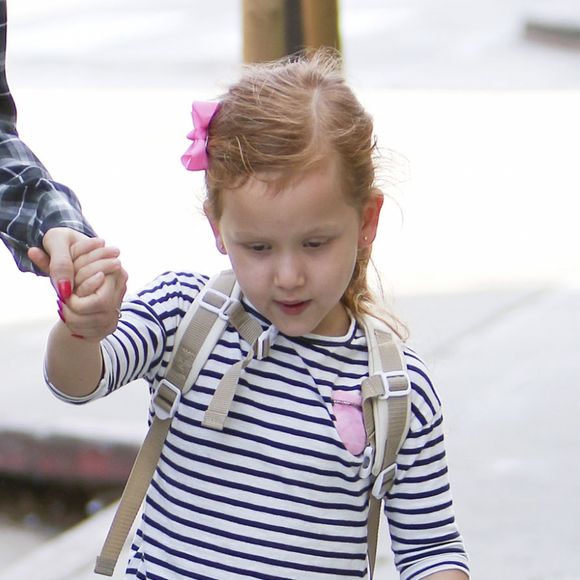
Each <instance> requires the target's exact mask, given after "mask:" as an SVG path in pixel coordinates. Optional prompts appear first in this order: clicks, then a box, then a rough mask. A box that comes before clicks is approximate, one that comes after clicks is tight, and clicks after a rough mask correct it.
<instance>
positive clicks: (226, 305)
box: [199, 288, 239, 322]
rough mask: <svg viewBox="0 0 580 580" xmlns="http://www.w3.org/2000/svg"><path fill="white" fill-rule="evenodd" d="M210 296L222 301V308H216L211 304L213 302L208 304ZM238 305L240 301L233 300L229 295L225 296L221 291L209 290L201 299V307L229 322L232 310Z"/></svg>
mask: <svg viewBox="0 0 580 580" xmlns="http://www.w3.org/2000/svg"><path fill="white" fill-rule="evenodd" d="M208 294H211V295H212V296H214V297H216V298H217V299H218V301H219V300H221V302H222V303H221V306H215V305H214V304H211V302H207V300H206V297H207V296H208ZM238 303H239V301H238V300H236V299H235V298H232V297H231V296H228V295H227V294H224V293H223V292H220V291H219V290H215V289H213V288H208V289H207V290H205V292H204V293H203V295H202V296H201V297H200V304H199V305H200V306H201V307H202V308H205V309H206V310H209V311H210V312H213V313H214V314H217V315H218V316H219V317H220V318H221V319H222V320H225V321H226V322H227V321H228V320H229V319H230V309H231V308H232V307H233V306H235V305H236V304H238Z"/></svg>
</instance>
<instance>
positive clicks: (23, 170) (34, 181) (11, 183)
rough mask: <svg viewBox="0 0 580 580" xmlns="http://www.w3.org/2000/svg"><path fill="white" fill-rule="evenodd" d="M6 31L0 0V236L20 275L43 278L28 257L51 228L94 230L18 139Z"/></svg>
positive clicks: (72, 198)
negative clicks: (8, 79)
mask: <svg viewBox="0 0 580 580" xmlns="http://www.w3.org/2000/svg"><path fill="white" fill-rule="evenodd" d="M6 28H7V22H6V2H5V1H4V0H0V238H1V239H2V241H3V242H4V244H5V245H6V247H7V248H8V249H9V250H10V252H11V253H12V255H13V256H14V259H15V261H16V264H17V265H18V267H19V268H20V269H21V270H22V271H30V272H35V273H37V274H42V272H39V271H38V270H37V269H36V267H35V266H34V264H33V263H32V262H31V261H30V260H29V259H28V256H27V254H26V253H27V251H28V249H29V248H31V247H33V246H37V247H42V239H43V237H44V234H45V233H46V232H47V231H48V230H49V229H50V228H54V227H68V228H72V229H74V230H77V231H79V232H81V233H83V234H86V235H87V236H89V237H94V236H95V232H94V230H93V228H92V227H91V226H90V224H89V223H88V222H87V221H86V220H85V218H84V217H83V215H82V212H81V206H80V203H79V201H78V199H77V197H76V196H75V194H74V193H73V192H72V191H71V190H70V189H69V188H68V187H66V186H65V185H62V184H61V183H58V182H56V181H54V180H53V179H52V178H51V176H50V174H49V173H48V171H47V169H46V168H45V167H44V165H43V164H42V163H41V162H40V160H39V159H38V158H37V157H36V156H35V155H34V153H33V152H32V151H31V150H30V149H29V148H28V146H27V145H26V144H25V143H24V142H23V141H22V140H21V139H20V138H19V136H18V132H17V130H16V106H15V104H14V99H13V98H12V95H11V94H10V90H9V88H8V83H7V81H6V74H5V58H6Z"/></svg>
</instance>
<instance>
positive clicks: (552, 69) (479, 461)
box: [0, 0, 580, 580]
mask: <svg viewBox="0 0 580 580" xmlns="http://www.w3.org/2000/svg"><path fill="white" fill-rule="evenodd" d="M158 4H159V3H153V2H143V1H140V2H133V1H132V0H115V1H114V2H113V0H110V1H108V2H103V0H99V1H98V2H97V1H96V0H86V2H83V4H82V6H81V5H80V4H78V3H76V2H74V1H73V0H58V1H55V2H51V3H50V6H49V4H46V3H44V2H40V0H18V3H16V2H11V3H9V12H10V15H11V23H13V24H14V26H13V27H12V28H10V29H9V69H8V73H9V77H10V78H11V79H13V81H12V86H13V90H14V92H15V94H16V98H17V102H18V105H19V114H20V124H19V126H20V131H21V134H22V135H23V137H24V138H25V139H26V141H27V142H29V144H30V145H31V146H32V148H33V149H34V151H35V152H36V153H37V154H38V155H39V156H40V158H41V159H43V160H44V161H45V162H46V164H47V166H48V167H49V168H50V169H51V171H52V172H53V175H54V176H55V177H56V178H57V179H60V180H62V181H63V182H65V183H67V184H69V185H71V186H72V187H73V188H74V189H75V191H77V193H78V194H79V196H80V197H81V199H82V201H83V205H84V209H85V212H86V213H87V215H89V216H90V218H91V221H92V222H93V224H94V225H95V226H96V228H97V230H98V231H99V232H100V233H101V234H102V235H103V236H104V237H106V238H107V239H108V240H109V241H110V242H112V243H115V244H118V245H119V246H120V248H121V249H122V251H123V261H124V265H125V267H126V268H127V270H128V271H129V273H130V275H131V278H130V288H131V289H135V288H138V287H139V286H140V285H141V284H143V283H144V282H145V281H147V280H148V279H150V278H151V277H153V276H154V275H156V274H157V273H159V272H161V271H163V270H164V269H168V268H186V267H193V268H197V269H200V270H202V271H206V272H213V271H215V270H217V269H219V268H221V267H222V266H223V265H225V263H224V262H221V261H220V259H219V258H216V257H215V250H214V249H213V248H212V243H211V240H210V239H209V235H208V234H209V230H208V229H207V226H206V225H205V224H204V223H203V220H202V219H201V218H200V217H199V215H198V214H196V202H195V200H194V199H193V196H192V195H191V191H192V190H193V191H195V192H197V193H199V191H200V190H201V184H200V183H199V181H196V179H197V178H196V177H193V176H191V175H187V174H186V173H187V172H183V171H182V170H181V168H180V166H179V161H178V159H179V155H180V153H181V152H182V150H183V149H184V148H185V147H186V146H187V142H186V140H185V138H184V135H185V133H186V132H187V131H188V130H189V115H188V111H189V103H190V101H191V100H192V99H193V98H194V97H195V98H199V97H204V96H211V95H215V94H216V92H218V93H219V91H220V90H221V89H220V87H221V86H223V82H224V81H225V80H227V78H228V77H229V76H230V74H231V72H232V70H233V69H235V63H236V59H237V55H238V54H239V42H240V37H239V26H238V24H239V23H238V21H237V19H238V17H239V2H237V0H235V1H234V0H221V2H214V3H211V4H208V5H207V6H205V7H200V5H199V4H198V3H195V8H194V7H193V6H194V5H193V4H192V3H191V2H187V0H171V1H168V2H166V3H164V5H163V8H159V6H158ZM363 4H364V7H363ZM549 7H551V8H552V13H551V14H552V16H554V17H555V16H561V15H563V14H564V15H565V20H566V22H567V23H576V22H578V21H579V19H578V16H579V14H578V9H577V8H576V7H575V4H574V3H572V2H558V3H556V2H551V3H547V2H543V3H542V2H537V1H536V2H529V1H527V2H526V1H524V0H510V1H508V2H506V1H503V2H499V0H493V1H489V2H485V3H484V2H475V1H473V0H472V1H470V2H465V0H462V2H458V1H456V0H444V1H443V2H439V3H437V6H436V7H435V5H433V4H432V3H429V2H426V1H423V0H413V1H411V2H405V3H400V2H389V3H386V2H383V1H380V2H379V1H378V0H373V1H370V0H369V1H367V2H365V3H360V2H354V1H352V0H351V1H344V2H343V3H342V8H343V18H344V23H343V27H344V36H343V39H344V45H345V58H346V64H347V74H348V76H349V78H350V79H351V82H352V83H353V86H354V87H355V89H356V90H357V92H359V94H360V96H361V99H362V100H363V102H364V103H365V105H366V106H367V108H368V109H369V110H370V111H371V112H372V114H373V115H374V117H375V123H376V127H377V134H378V135H379V139H380V143H381V144H383V147H384V148H385V149H384V152H385V159H387V160H389V159H391V160H392V159H394V160H396V162H397V163H396V164H393V165H390V166H389V167H390V168H391V177H394V178H395V179H396V180H397V181H399V184H398V186H397V187H396V188H395V189H393V190H390V192H391V193H393V194H394V195H395V198H396V202H397V203H398V204H399V206H400V208H401V209H400V210H399V208H398V207H397V205H396V204H395V203H393V204H389V205H388V206H387V207H386V209H385V211H384V215H383V228H382V232H381V234H380V236H379V238H378V240H377V243H376V244H375V259H376V262H377V266H378V268H379V270H380V271H381V272H382V273H383V282H384V285H385V288H386V290H387V293H388V294H389V295H393V296H396V297H397V298H396V299H393V307H394V308H395V310H396V311H397V312H398V313H399V314H400V315H401V317H402V318H403V319H405V320H406V321H407V322H408V323H409V326H410V327H411V330H412V341H413V344H414V345H416V347H417V349H418V350H419V352H420V353H421V354H422V355H423V356H424V357H425V358H426V360H427V362H428V364H429V365H430V367H431V369H432V371H433V374H434V377H435V379H436V384H437V385H438V388H439V391H440V393H441V396H442V398H443V400H444V405H445V409H446V425H447V427H446V429H447V434H448V442H447V447H448V453H449V458H450V465H451V478H452V486H453V490H454V497H455V502H456V510H457V517H458V520H459V523H460V525H461V528H462V531H463V534H464V536H465V541H466V544H467V547H468V549H469V552H470V555H471V561H472V567H473V577H474V578H481V579H483V580H488V579H489V580H495V579H502V580H503V579H504V578H506V579H507V578H510V579H511V580H514V579H515V580H579V579H580V571H579V570H580V566H579V564H580V560H579V559H578V555H577V553H578V551H577V550H578V541H579V540H580V533H579V532H578V522H579V521H580V501H579V499H578V496H577V493H576V492H577V488H578V483H579V482H580V472H579V469H578V465H577V462H576V461H575V459H574V458H575V457H576V456H577V454H578V448H579V444H580V440H579V437H578V434H577V432H576V430H575V423H576V416H577V412H578V411H577V410H578V409H579V408H580V398H579V395H578V393H579V392H580V390H579V389H578V388H577V387H578V385H579V384H580V358H579V357H578V355H577V351H578V347H579V345H580V274H579V268H578V265H579V264H578V255H577V248H578V247H579V245H580V244H579V242H580V234H579V232H578V228H577V217H576V216H577V215H578V210H579V209H580V204H579V202H578V199H579V198H578V191H580V178H579V177H578V174H577V170H576V166H577V159H576V158H577V135H578V134H579V131H580V116H579V115H578V106H577V103H578V98H579V97H580V92H579V91H578V89H579V88H580V53H579V52H578V51H577V50H576V49H575V48H574V47H569V46H568V47H563V46H559V45H554V44H551V43H546V42H544V41H542V40H538V39H529V38H527V37H526V34H525V29H526V22H528V21H529V20H531V19H536V20H537V15H538V14H540V15H541V14H542V10H543V11H544V12H543V14H544V16H543V18H544V19H545V18H546V10H549ZM540 8H541V9H542V10H540ZM555 12H556V13H557V14H554V13H555ZM216 14H219V16H220V18H219V21H218V20H216ZM532 17H533V18H532ZM196 20H197V21H202V22H204V23H206V22H207V26H203V27H197V29H196V30H195V34H193V33H192V32H191V30H190V27H188V26H186V23H188V22H190V21H196ZM216 83H217V84H218V87H217V89H216V87H215V85H216ZM564 89H565V90H564ZM391 148H392V149H394V150H396V151H397V152H398V154H397V155H396V156H394V157H389V155H390V152H389V151H388V150H389V149H391ZM406 160H408V163H407V161H406ZM403 178H404V179H403ZM153 192H158V193H159V192H161V195H159V196H158V197H161V200H159V199H158V198H157V197H155V196H154V195H153ZM197 205H198V203H197ZM401 216H402V217H401ZM0 272H2V286H1V287H0V367H1V368H2V369H3V371H4V372H3V378H2V380H1V385H2V389H3V395H4V403H3V405H2V406H1V407H0V430H1V433H0V465H2V466H3V469H5V471H8V472H17V471H18V470H33V471H35V472H37V473H45V474H46V475H50V470H53V469H58V470H59V472H60V473H64V474H69V475H72V474H76V476H77V477H101V478H107V477H109V478H111V479H114V478H118V477H121V475H122V473H121V472H122V469H123V467H122V465H124V464H125V463H126V458H127V456H128V455H130V454H131V453H132V452H134V446H135V445H136V444H137V443H138V442H139V441H140V440H141V438H142V435H143V433H144V424H145V411H146V406H147V400H146V397H145V396H144V392H143V391H144V390H143V389H142V388H140V385H139V384H137V385H133V386H131V387H129V388H128V389H126V390H125V392H123V393H120V394H119V395H118V396H117V397H115V398H111V400H110V401H103V402H99V403H96V404H94V405H92V406H88V407H85V408H71V407H67V406H66V405H63V404H61V403H58V402H57V401H55V400H54V399H52V398H51V397H50V395H49V394H48V393H47V392H46V389H45V387H44V385H43V384H42V369H41V361H42V351H43V343H44V340H45V336H46V333H47V331H48V328H49V326H50V320H51V319H52V318H53V317H56V312H55V310H56V306H55V305H54V297H53V293H52V292H51V290H50V288H49V287H48V285H47V284H46V281H45V280H37V279H35V278H34V277H32V276H30V275H26V276H23V275H21V274H19V273H18V272H17V271H16V270H15V268H14V267H13V264H12V263H11V260H10V258H9V256H8V254H7V252H0ZM49 317H50V318H49ZM24 448H26V449H27V453H26V454H25V453H23V451H22V449H24ZM63 448H65V449H67V453H66V454H63V453H60V454H59V453H58V450H59V449H61V450H62V449H63ZM87 450H88V451H87ZM87 453H88V455H87ZM87 456H90V457H91V458H92V461H87V460H86V458H87ZM47 457H52V458H55V457H58V458H59V461H58V462H56V463H55V461H43V459H45V458H47ZM95 465H98V469H94V467H95ZM120 466H121V467H120ZM43 470H44V471H43ZM53 475H54V474H53ZM110 516H111V514H110V513H108V512H104V513H101V514H99V515H97V516H95V517H94V518H92V519H90V520H87V521H86V522H85V523H83V524H81V525H80V526H79V527H77V528H76V529H73V530H71V531H70V532H68V533H66V534H63V535H62V536H59V537H57V538H55V539H54V540H53V541H51V542H48V543H46V544H44V545H42V546H40V547H39V548H38V550H29V548H28V547H27V552H26V554H23V555H22V556H23V557H22V558H21V559H20V560H16V559H14V560H12V561H11V562H9V563H5V565H4V566H3V567H2V572H1V573H0V580H22V579H24V578H26V579H27V580H34V579H35V578H42V579H43V580H81V579H82V580H85V579H86V578H89V577H91V578H94V576H92V574H91V573H90V570H91V566H92V561H93V559H94V556H95V555H96V553H97V551H98V549H99V545H100V542H101V540H102V538H103V537H104V535H105V533H106V528H107V525H108V523H109V521H110ZM387 553H388V550H385V554H384V555H383V560H382V562H381V567H380V572H379V574H378V577H379V578H380V579H385V580H390V579H391V578H395V577H396V576H395V574H394V572H393V570H392V565H391V564H390V562H389V558H388V556H387V555H386V554H387ZM8 564H10V565H8ZM118 572H119V574H120V573H121V572H122V566H121V565H120V566H119V570H118ZM118 577H120V576H118Z"/></svg>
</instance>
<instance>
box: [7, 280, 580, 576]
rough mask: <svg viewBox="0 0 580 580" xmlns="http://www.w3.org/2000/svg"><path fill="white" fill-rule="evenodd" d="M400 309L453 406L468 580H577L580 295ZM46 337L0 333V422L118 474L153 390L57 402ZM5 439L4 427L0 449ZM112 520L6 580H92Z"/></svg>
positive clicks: (444, 299)
mask: <svg viewBox="0 0 580 580" xmlns="http://www.w3.org/2000/svg"><path fill="white" fill-rule="evenodd" d="M398 311H399V312H400V313H401V314H402V316H403V317H404V319H405V320H407V321H408V322H409V323H410V326H411V327H412V328H413V329H414V333H413V336H414V339H413V344H414V345H415V346H416V348H417V349H418V350H419V352H421V353H422V355H423V356H424V358H425V359H426V361H427V363H428V365H429V366H430V368H431V369H432V371H433V375H434V378H435V382H436V384H437V385H438V389H439V392H440V395H441V397H442V399H443V401H444V408H445V412H446V431H447V434H448V439H447V449H448V454H449V462H450V470H451V480H452V486H453V491H454V498H455V502H456V511H457V518H458V520H459V523H460V525H461V529H462V531H463V534H464V537H465V541H466V544H467V547H468V549H469V551H470V555H471V562H472V567H473V577H474V578H478V579H483V580H488V579H489V580H493V579H497V578H510V579H511V580H576V579H578V578H579V577H580V576H579V573H578V559H577V545H578V522H579V521H580V501H579V499H578V495H577V493H576V492H577V487H578V482H579V481H580V466H579V464H578V462H576V461H575V460H573V458H574V457H576V455H577V450H578V434H577V431H576V428H575V426H576V423H577V412H578V409H579V408H580V389H578V386H579V382H580V358H579V357H578V346H579V345H580V289H578V288H574V287H566V286H560V287H549V286H544V287H542V286H537V287H532V288H525V289H512V290H502V291H499V290H498V291H483V292H472V293H458V294H441V295H423V296H407V297H405V298H402V299H401V300H400V301H399V304H398ZM45 331H46V326H45V325H43V324H36V325H31V326H30V327H28V328H24V329H17V328H10V327H0V364H1V365H2V368H4V369H7V372H6V373H5V376H4V379H3V382H4V388H5V389H6V385H10V390H9V391H6V395H7V397H8V400H9V401H10V404H8V405H3V407H2V409H1V410H0V425H9V428H10V430H11V432H12V433H15V432H18V431H21V432H23V433H25V434H27V436H31V437H33V438H34V437H36V438H37V439H39V440H40V441H42V442H43V443H44V444H46V443H47V442H50V441H51V440H57V439H59V438H61V437H65V438H67V439H71V438H72V439H76V440H77V441H80V442H82V443H83V445H84V444H86V443H87V442H88V443H89V446H99V445H102V444H103V442H104V441H106V451H103V448H101V455H100V458H99V464H98V465H99V469H101V470H103V471H104V472H109V473H110V472H113V471H115V470H114V469H109V468H108V466H107V461H108V458H111V461H112V462H114V461H116V458H117V455H116V449H117V448H121V449H122V450H123V452H124V451H125V450H126V448H127V445H129V447H130V446H131V445H133V444H137V442H139V441H140V440H141V435H142V433H143V426H144V422H145V411H146V402H147V401H146V396H145V395H144V389H142V388H140V387H139V386H137V385H134V386H131V387H129V389H126V392H125V393H119V394H118V395H116V396H115V397H111V398H110V399H109V400H108V401H103V402H100V403H96V404H93V405H89V406H86V407H84V408H78V407H70V406H67V405H65V404H62V403H59V402H58V401H53V400H51V399H50V397H49V396H47V395H46V390H45V388H44V386H43V385H42V384H41V378H40V373H39V370H38V367H39V364H32V363H33V361H37V362H39V361H40V359H41V352H42V336H43V334H44V333H45ZM119 397H121V398H122V399H120V398H119ZM115 398H116V399H117V400H116V401H114V399H115ZM120 402H121V404H119V403H120ZM22 411H24V412H22ZM5 437H6V434H5V433H2V434H1V436H0V442H2V443H1V444H4V442H5V441H6V438H5ZM1 444H0V445H1ZM1 450H2V447H0V451H1ZM44 459H45V461H48V460H49V459H50V458H49V457H48V456H45V458H44ZM48 462H50V461H48ZM111 516H112V511H111V508H109V509H107V510H105V511H104V512H102V513H99V514H97V515H96V516H94V517H93V518H91V519H89V520H87V521H86V522H84V523H82V524H81V525H79V526H78V527H77V528H75V529H73V530H71V531H69V532H67V533H66V534H63V535H62V536H60V537H58V538H56V539H55V540H53V541H51V542H48V543H47V544H45V545H43V546H42V547H40V548H39V550H38V551H36V552H33V553H30V554H28V555H26V557H25V558H23V559H22V560H21V561H20V562H17V563H15V564H14V565H13V566H12V567H9V568H7V569H6V568H5V569H4V570H3V573H1V574H0V580H22V579H23V578H26V579H27V580H36V579H37V578H38V579H40V578H42V580H88V579H89V578H94V576H93V575H92V574H91V570H92V565H93V562H94V557H95V555H96V554H97V552H98V550H99V548H100V544H101V542H102V540H103V538H104V536H105V534H106V530H107V526H108V525H109V522H110V519H111ZM383 539H384V540H385V542H387V541H388V540H387V539H386V537H385V536H383ZM385 550H386V552H388V550H387V549H385ZM379 566H380V567H379V570H380V572H379V576H378V577H379V578H380V579H381V580H383V579H384V580H391V579H392V578H396V575H395V573H394V571H393V567H392V560H391V558H390V555H388V554H387V553H384V554H383V555H382V557H381V560H380V562H379ZM122 567H123V566H122V564H120V565H119V569H118V571H117V575H116V576H115V577H116V578H120V577H122Z"/></svg>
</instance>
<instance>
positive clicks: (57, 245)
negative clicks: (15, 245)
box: [28, 228, 118, 302]
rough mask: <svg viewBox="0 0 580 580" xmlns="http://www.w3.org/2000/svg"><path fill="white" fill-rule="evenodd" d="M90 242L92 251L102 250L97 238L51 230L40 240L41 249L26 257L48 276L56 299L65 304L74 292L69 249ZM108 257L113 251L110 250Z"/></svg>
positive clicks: (74, 232) (30, 250) (71, 231)
mask: <svg viewBox="0 0 580 580" xmlns="http://www.w3.org/2000/svg"><path fill="white" fill-rule="evenodd" d="M83 240H90V241H89V242H88V243H89V244H90V245H91V247H92V248H93V249H96V248H102V247H103V246H104V245H105V242H104V241H103V240H101V239H99V238H88V237H87V236H85V234H82V233H81V232H77V231H76V230H73V229H70V228H51V229H49V230H48V231H47V232H46V234H44V238H43V240H42V245H43V248H42V249H41V248H30V249H29V250H28V257H29V258H30V259H31V260H32V262H34V264H35V265H36V267H37V268H39V269H40V270H42V271H43V272H44V273H45V274H48V275H49V276H50V279H51V282H52V285H53V286H54V288H55V289H56V292H57V294H58V297H59V298H60V299H61V300H62V301H63V302H66V301H67V300H68V299H69V298H70V297H71V295H72V293H73V290H74V267H73V256H72V254H71V249H72V247H73V246H74V244H76V243H77V242H81V241H83ZM110 251H111V255H110V257H116V256H118V250H117V253H116V254H115V255H113V253H114V252H115V249H110Z"/></svg>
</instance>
